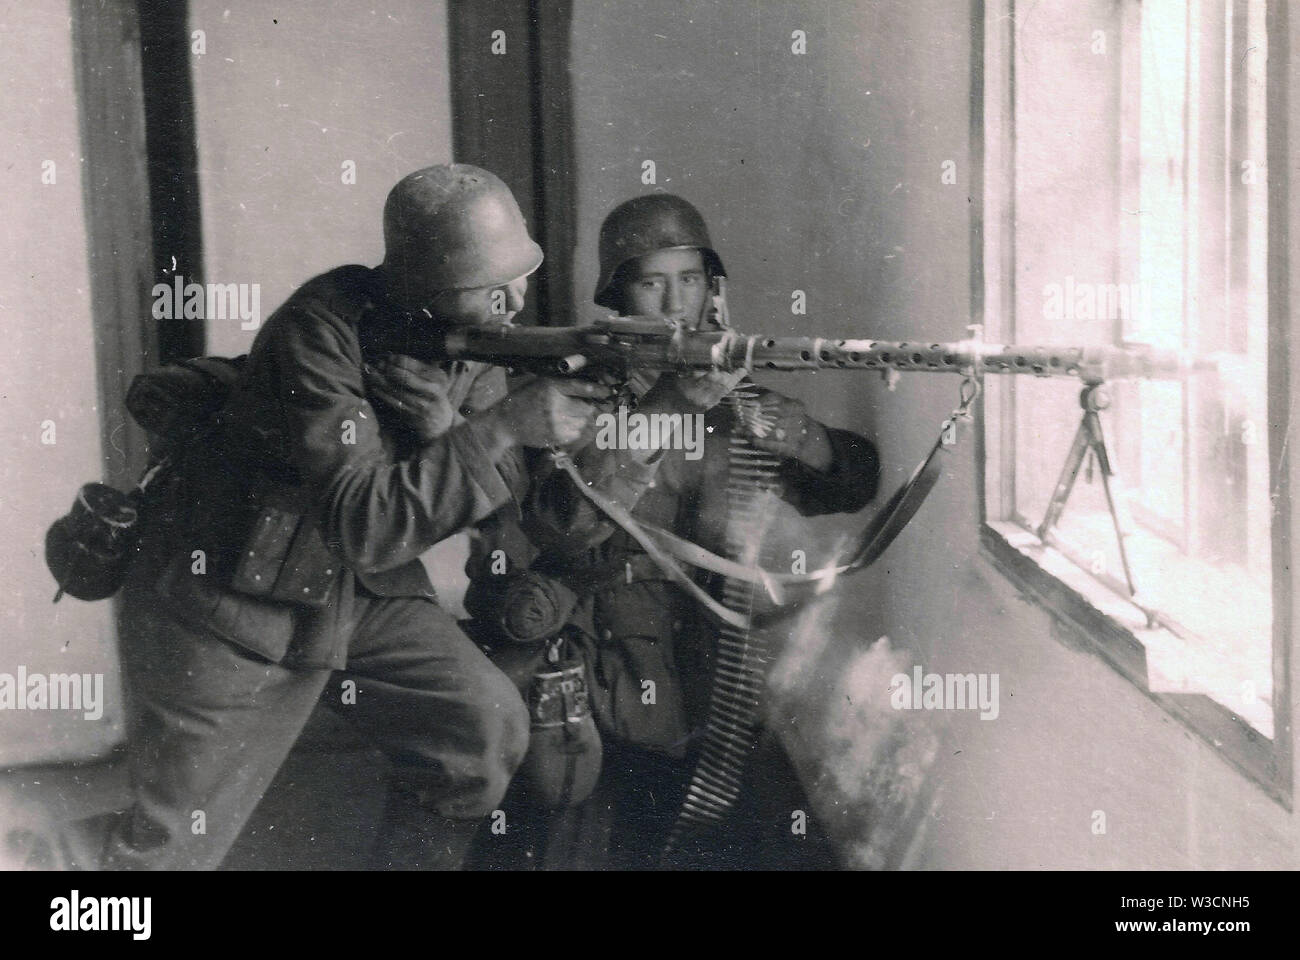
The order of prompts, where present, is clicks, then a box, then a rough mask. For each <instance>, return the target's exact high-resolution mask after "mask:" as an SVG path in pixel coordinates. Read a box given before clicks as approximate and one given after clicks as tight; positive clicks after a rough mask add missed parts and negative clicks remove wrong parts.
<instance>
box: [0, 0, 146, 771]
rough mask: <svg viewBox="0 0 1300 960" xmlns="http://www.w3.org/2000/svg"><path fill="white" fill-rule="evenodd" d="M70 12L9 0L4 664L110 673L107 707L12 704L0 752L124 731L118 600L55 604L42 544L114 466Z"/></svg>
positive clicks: (2, 296) (77, 750) (20, 754)
mask: <svg viewBox="0 0 1300 960" xmlns="http://www.w3.org/2000/svg"><path fill="white" fill-rule="evenodd" d="M70 14H71V11H70V6H69V4H66V3H62V4H60V3H43V4H25V3H21V2H17V0H14V2H8V0H7V2H4V3H3V4H0V80H2V81H3V83H4V87H5V91H6V93H5V97H6V104H7V109H6V110H4V111H3V112H0V138H3V141H4V143H5V144H6V145H7V148H6V149H7V155H8V156H7V160H6V162H5V164H4V165H3V169H0V182H2V183H3V192H4V196H5V216H4V218H3V226H0V230H2V231H3V233H4V239H3V242H0V324H2V325H3V329H4V332H5V339H6V341H7V343H6V349H5V350H4V351H3V352H0V382H2V383H3V384H4V387H3V388H0V448H3V450H4V451H5V453H4V457H3V458H0V491H3V493H0V533H2V535H0V574H3V577H4V582H5V590H6V601H5V603H4V606H3V609H2V610H0V673H6V674H9V675H11V676H16V675H17V673H18V671H19V669H20V668H23V667H25V668H26V670H27V672H28V675H29V676H31V675H33V674H41V675H45V676H48V675H49V674H51V673H77V674H91V675H92V676H93V675H96V674H98V675H99V676H100V677H101V682H102V683H103V684H104V688H103V700H102V704H103V714H102V716H101V717H100V718H99V719H94V720H91V719H87V718H86V716H85V712H84V711H82V712H77V711H67V710H35V711H28V710H9V709H6V710H3V711H0V766H7V765H10V764H22V763H33V762H38V761H51V760H66V759H72V758H79V757H85V756H89V755H93V754H96V753H99V752H102V751H103V750H104V749H105V748H106V747H107V746H109V745H111V744H112V743H113V742H115V741H116V740H118V739H119V738H120V736H121V732H122V730H121V710H120V704H121V696H120V694H119V692H118V683H117V659H116V650H115V643H114V630H113V624H112V611H113V608H112V606H111V604H108V603H103V602H101V603H83V602H81V601H79V600H74V599H71V598H68V597H65V598H64V599H63V600H62V601H60V602H59V603H58V604H57V605H52V604H51V603H50V599H51V598H52V597H53V596H54V591H55V587H56V584H55V583H54V580H53V578H52V577H51V576H50V573H49V571H48V570H47V569H46V567H45V560H44V554H43V544H44V538H45V531H46V529H47V528H48V527H49V525H50V524H51V523H52V522H53V521H54V520H56V519H57V518H58V517H60V516H62V515H63V514H64V513H66V512H67V511H68V509H69V508H70V507H71V505H72V502H73V498H74V497H75V496H76V493H77V490H78V488H79V487H80V486H81V484H83V483H87V482H89V481H91V480H98V479H100V478H101V477H102V476H103V475H104V456H103V454H104V451H103V447H102V442H101V417H100V410H99V394H98V388H97V385H96V365H95V352H94V351H95V342H96V332H95V329H94V327H93V325H92V321H91V290H90V273H89V266H88V261H87V236H86V202H85V197H84V194H83V183H82V170H83V167H82V164H83V162H84V159H83V150H82V144H81V138H80V130H79V126H78V115H77V97H76V84H75V79H74V55H73V47H72V29H71V15H70ZM47 164H53V167H52V168H51V167H47V166H46V165H47ZM47 181H48V182H47ZM46 441H52V442H46ZM24 692H25V691H24Z"/></svg>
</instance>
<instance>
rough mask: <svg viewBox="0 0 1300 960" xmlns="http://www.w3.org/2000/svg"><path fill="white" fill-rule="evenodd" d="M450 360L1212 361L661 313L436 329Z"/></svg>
mask: <svg viewBox="0 0 1300 960" xmlns="http://www.w3.org/2000/svg"><path fill="white" fill-rule="evenodd" d="M436 339H437V340H438V341H439V342H438V343H437V344H436V345H435V346H434V349H435V350H436V351H438V352H440V353H441V354H442V355H443V356H445V357H448V358H450V359H462V360H479V361H484V362H487V363H495V364H499V365H503V366H509V367H514V368H517V369H521V370H528V371H531V372H534V373H542V374H548V375H557V374H558V375H562V376H572V375H576V376H598V375H599V374H601V373H608V374H611V375H613V376H614V377H615V378H617V379H626V377H627V376H629V375H630V374H631V373H633V372H635V371H637V370H646V371H684V370H738V369H740V368H742V367H748V368H749V369H752V370H787V371H788V370H818V369H829V370H898V371H904V372H907V371H915V372H923V373H959V374H966V375H978V374H983V373H1004V374H1030V375H1033V376H1039V377H1072V378H1078V379H1079V380H1082V381H1083V382H1085V383H1101V382H1103V381H1106V380H1120V379H1160V380H1169V379H1180V378H1182V377H1185V376H1186V375H1187V374H1188V373H1190V372H1192V371H1193V370H1198V369H1206V368H1212V367H1213V366H1214V363H1213V361H1212V360H1208V359H1199V360H1192V359H1191V358H1189V357H1188V356H1186V355H1184V354H1182V353H1180V352H1178V351H1170V350H1157V349H1155V348H1152V347H1149V346H1145V345H1141V346H1123V347H1116V346H1095V347H1067V346H1018V345H1013V344H993V343H984V342H983V341H980V340H961V341H955V342H951V343H921V342H912V341H886V340H835V339H829V338H823V337H763V336H751V335H745V334H741V333H738V332H737V331H735V330H734V329H730V328H729V329H724V330H716V329H711V330H690V329H687V328H686V327H684V326H682V325H680V324H675V323H671V322H666V321H662V320H647V319H644V318H637V317H614V318H611V319H608V320H601V321H598V322H596V323H593V324H590V325H588V326H582V327H513V326H505V325H501V326H482V327H465V328H459V329H456V330H451V331H447V332H445V333H442V334H438V335H436Z"/></svg>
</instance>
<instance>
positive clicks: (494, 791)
mask: <svg viewBox="0 0 1300 960" xmlns="http://www.w3.org/2000/svg"><path fill="white" fill-rule="evenodd" d="M478 686H479V689H478V690H477V691H476V696H475V697H474V700H475V708H474V711H473V713H474V721H473V723H474V726H475V727H477V731H476V736H475V737H474V739H475V741H476V742H477V744H476V749H475V751H474V754H475V755H474V757H473V759H472V760H470V762H469V764H468V766H469V767H470V769H468V770H464V771H463V773H464V774H465V775H464V776H463V778H462V787H463V789H461V790H457V791H454V793H453V796H452V797H449V798H448V801H449V802H447V803H445V804H444V805H443V810H442V813H443V815H444V816H448V817H453V818H458V819H459V818H471V817H482V816H486V815H487V814H489V813H491V812H492V811H493V810H496V809H497V808H498V807H500V805H501V801H502V799H503V798H504V797H505V793H506V789H507V788H508V787H509V786H510V781H511V779H512V778H513V777H514V775H515V771H516V770H517V769H518V768H519V765H520V764H521V763H522V762H523V759H524V755H525V754H526V753H527V752H528V738H529V716H528V708H527V706H526V705H525V704H524V700H523V697H521V696H520V694H519V691H518V689H517V688H516V687H515V685H514V684H513V683H512V682H511V681H510V680H509V678H508V677H506V676H505V674H503V673H501V672H500V671H493V672H492V673H490V674H488V675H486V676H484V677H483V678H482V682H481V683H480V684H479V685H478Z"/></svg>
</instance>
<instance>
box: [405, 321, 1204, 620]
mask: <svg viewBox="0 0 1300 960" xmlns="http://www.w3.org/2000/svg"><path fill="white" fill-rule="evenodd" d="M715 302H716V301H715ZM715 319H717V318H716V314H715ZM721 322H722V323H723V324H724V325H722V326H716V327H711V328H704V329H701V328H695V327H690V326H688V325H687V324H685V323H684V322H682V321H680V320H659V319H648V318H644V317H610V318H607V319H603V320H599V321H596V322H595V323H592V324H589V325H586V326H576V327H516V326H511V325H508V324H500V325H485V326H479V327H461V328H456V329H452V330H442V331H435V332H428V333H426V332H423V331H421V332H420V333H419V335H418V336H409V335H408V336H407V337H406V338H405V342H404V343H402V344H401V345H400V346H398V347H397V349H399V350H401V351H402V352H407V353H412V354H413V355H415V356H419V357H422V358H425V359H434V358H444V359H453V360H477V361H482V362H486V363H492V364H496V365H499V366H505V367H508V368H510V369H512V370H514V371H522V372H530V373H535V374H538V375H543V376H575V377H584V378H590V379H599V380H602V381H604V382H606V383H611V384H616V385H624V386H625V385H626V384H627V382H628V381H629V380H630V379H631V378H632V377H633V376H635V375H636V374H638V373H662V372H677V373H681V372H690V371H736V370H741V369H746V370H751V371H761V370H772V371H808V370H878V371H881V372H882V373H883V374H885V375H886V376H887V377H894V376H897V375H898V374H901V373H908V372H915V373H952V374H959V375H961V376H962V377H964V381H963V384H962V390H961V401H960V403H959V405H958V407H957V409H955V410H954V411H953V415H952V417H950V418H949V419H948V420H946V421H944V425H943V431H942V433H941V439H940V442H939V443H937V444H936V445H935V447H934V449H933V450H932V451H931V453H930V455H929V456H928V457H927V458H926V460H925V461H923V462H922V464H921V465H920V466H918V467H917V469H916V471H915V472H914V473H913V474H912V476H911V478H910V479H909V481H908V483H907V484H906V485H904V487H903V488H901V489H900V490H899V491H898V492H897V493H896V494H895V495H894V497H893V498H892V499H891V500H890V502H889V503H888V504H887V505H886V507H885V509H884V510H882V511H881V514H880V515H878V516H877V517H876V519H875V521H873V522H872V524H871V525H870V526H869V527H868V529H867V530H866V531H865V532H864V534H863V536H862V538H860V540H859V542H858V546H857V547H856V548H855V550H854V551H853V552H852V555H851V557H850V558H849V559H848V560H847V561H846V562H844V563H839V564H835V565H833V574H835V575H837V574H838V573H842V572H845V571H848V570H853V569H858V568H860V567H862V566H865V565H866V564H868V563H870V562H871V561H872V560H874V559H875V558H876V557H877V556H879V555H880V553H882V552H883V551H884V548H885V547H886V546H888V545H889V543H890V542H892V540H893V539H894V537H895V536H897V534H898V533H899V532H901V530H902V528H903V527H904V526H905V525H906V524H907V522H908V521H909V520H910V519H911V517H912V516H913V515H914V514H915V513H916V511H917V510H918V509H919V508H920V505H921V503H922V502H923V501H924V499H925V496H926V495H927V494H928V493H929V490H930V489H931V488H932V487H933V485H934V482H935V480H937V478H938V474H939V471H938V468H937V463H936V454H937V453H938V452H939V451H940V450H941V449H943V448H944V447H946V446H951V444H952V443H953V442H955V426H956V423H957V422H958V421H959V420H963V419H970V414H969V408H970V406H971V404H972V403H973V401H974V400H975V398H976V397H977V396H978V395H979V393H980V392H981V383H982V379H983V377H984V376H985V375H987V374H1005V375H1027V376H1035V377H1061V378H1072V379H1076V380H1079V381H1081V382H1082V383H1083V385H1084V386H1083V390H1082V391H1081V393H1080V396H1079V403H1080V406H1081V407H1082V409H1083V416H1082V420H1081V422H1080V424H1079V427H1078V429H1077V431H1076V432H1075V437H1074V442H1073V444H1072V445H1071V448H1070V452H1069V455H1068V456H1067V458H1066V462H1065V464H1064V466H1063V467H1062V470H1061V474H1060V479H1059V480H1058V482H1057V485H1056V487H1055V488H1054V491H1053V494H1052V497H1051V500H1050V501H1049V504H1048V507H1047V511H1046V514H1045V516H1044V517H1043V520H1042V523H1041V524H1040V525H1039V526H1038V528H1037V533H1038V536H1039V538H1040V539H1042V540H1043V541H1044V542H1048V541H1049V539H1050V538H1051V535H1052V530H1053V528H1054V526H1055V525H1056V523H1057V521H1058V520H1059V519H1060V516H1061V513H1062V511H1063V510H1064V509H1065V505H1066V501H1067V500H1068V498H1069V495H1070V492H1071V490H1073V488H1074V484H1075V481H1076V480H1077V478H1078V475H1079V471H1080V468H1081V467H1082V466H1083V464H1084V461H1085V458H1086V457H1087V456H1088V454H1089V453H1091V454H1092V455H1093V456H1094V457H1095V458H1096V462H1097V464H1098V466H1099V470H1100V474H1101V477H1102V485H1103V487H1104V489H1105V494H1106V501H1107V504H1108V506H1109V509H1110V514H1111V519H1112V523H1113V525H1114V529H1115V535H1116V539H1117V541H1118V545H1119V553H1120V559H1121V561H1122V563H1123V567H1124V575H1125V580H1126V584H1127V586H1128V591H1129V596H1130V599H1132V600H1133V601H1134V603H1135V604H1137V587H1136V584H1135V583H1134V579H1133V574H1132V570H1131V568H1130V566H1129V562H1128V555H1127V552H1126V550H1125V545H1124V539H1125V535H1126V531H1127V530H1128V529H1129V527H1130V524H1129V521H1128V519H1127V515H1126V512H1125V510H1124V508H1123V504H1122V503H1121V502H1119V501H1118V500H1117V499H1116V498H1115V496H1114V493H1113V490H1112V481H1113V480H1114V479H1115V469H1114V466H1113V463H1112V460H1111V458H1110V456H1109V454H1108V452H1107V446H1106V441H1105V435H1104V433H1103V432H1102V425H1101V419H1100V418H1099V416H1098V413H1099V412H1100V411H1101V410H1104V409H1106V408H1107V407H1108V406H1109V405H1110V395H1109V393H1108V391H1107V390H1106V388H1105V384H1106V383H1107V382H1108V381H1114V380H1134V379H1151V380H1179V379H1183V378H1185V377H1187V376H1189V375H1190V374H1192V373H1194V372H1197V371H1203V370H1212V369H1215V368H1216V367H1217V363H1216V361H1215V360H1214V359H1213V358H1205V357H1200V358H1193V357H1191V356H1189V355H1187V354H1185V353H1182V352H1179V351H1173V350H1160V349H1156V348H1153V347H1151V346H1148V345H1125V346H1108V345H1098V346H1021V345H1015V344H995V343H985V342H984V341H982V340H980V339H978V338H977V337H972V338H971V339H967V340H961V341H954V342H948V343H933V342H913V341H885V340H847V339H843V340H842V339H830V338H824V337H768V336H761V335H747V334H742V333H740V332H738V331H737V330H735V329H734V328H732V327H730V326H726V325H725V322H726V321H725V316H724V317H723V318H722V320H721ZM414 329H416V328H414V327H408V328H407V330H408V331H411V330H414ZM579 489H581V490H583V492H584V493H586V495H587V496H589V497H591V496H592V494H591V493H590V492H589V491H587V489H586V487H585V485H583V484H581V483H580V484H579ZM598 506H602V507H606V506H608V505H605V504H598ZM661 545H662V544H661ZM719 563H720V562H719ZM713 569H715V570H716V569H718V567H717V566H715V567H713ZM733 572H734V570H733ZM830 576H832V571H831V570H830V569H828V571H827V572H826V577H827V578H828V579H829V578H830ZM787 579H792V578H787ZM764 585H765V586H766V587H767V588H768V589H769V592H772V591H773V588H774V587H775V586H779V584H778V583H777V582H776V581H775V580H774V579H773V578H771V577H768V578H767V579H766V581H765V582H764ZM1137 605H1138V607H1139V609H1142V610H1143V611H1144V612H1145V613H1146V615H1147V618H1148V620H1149V621H1152V620H1153V619H1154V617H1155V616H1156V615H1155V613H1154V611H1150V610H1147V609H1146V608H1145V607H1143V606H1142V605H1141V604H1137Z"/></svg>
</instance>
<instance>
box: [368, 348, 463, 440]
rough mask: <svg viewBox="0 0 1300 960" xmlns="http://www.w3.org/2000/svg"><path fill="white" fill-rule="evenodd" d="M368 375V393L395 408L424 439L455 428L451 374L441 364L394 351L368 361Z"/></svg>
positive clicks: (400, 416)
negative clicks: (373, 360)
mask: <svg viewBox="0 0 1300 960" xmlns="http://www.w3.org/2000/svg"><path fill="white" fill-rule="evenodd" d="M364 374H365V384H366V395H367V396H368V397H369V398H371V399H373V400H379V401H381V402H382V403H384V404H385V405H387V406H388V407H390V408H392V410H393V412H395V413H396V414H397V416H398V417H399V418H400V419H401V421H402V423H403V424H405V425H406V426H407V427H408V428H409V429H410V430H411V432H412V433H414V434H415V435H416V436H417V437H419V438H420V440H421V442H424V443H427V442H429V441H430V440H433V439H435V438H437V437H440V436H442V435H443V434H444V433H446V432H447V431H448V430H449V429H451V424H452V421H453V419H454V418H455V416H456V408H455V407H454V406H452V404H451V400H450V399H449V395H450V392H451V375H450V374H448V373H447V372H446V371H445V370H443V369H442V367H441V366H439V365H438V364H436V363H424V362H423V361H420V360H416V359H415V358H414V357H408V356H404V355H402V354H396V353H393V354H389V355H388V356H386V357H384V358H383V359H380V360H376V361H375V362H373V363H368V364H366V366H365V369H364Z"/></svg>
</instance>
